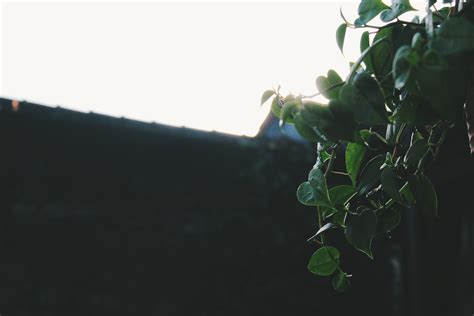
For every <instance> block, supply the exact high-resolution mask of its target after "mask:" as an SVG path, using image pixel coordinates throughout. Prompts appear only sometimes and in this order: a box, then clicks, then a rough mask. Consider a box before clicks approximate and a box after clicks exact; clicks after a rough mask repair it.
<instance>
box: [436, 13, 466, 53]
mask: <svg viewBox="0 0 474 316" xmlns="http://www.w3.org/2000/svg"><path fill="white" fill-rule="evenodd" d="M431 47H432V48H433V49H435V50H438V51H439V52H440V53H442V54H444V55H451V54H460V53H467V52H472V51H474V23H472V22H471V21H469V20H468V19H466V18H464V17H451V18H449V19H448V20H446V21H445V22H443V23H442V24H441V26H440V27H439V29H437V30H436V36H435V37H434V38H433V40H432V43H431Z"/></svg>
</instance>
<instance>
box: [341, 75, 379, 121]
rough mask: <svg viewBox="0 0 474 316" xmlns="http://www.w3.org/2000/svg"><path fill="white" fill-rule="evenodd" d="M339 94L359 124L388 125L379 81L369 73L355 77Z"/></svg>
mask: <svg viewBox="0 0 474 316" xmlns="http://www.w3.org/2000/svg"><path fill="white" fill-rule="evenodd" d="M339 94H340V99H341V101H343V102H344V103H346V104H348V105H350V109H351V111H352V113H353V114H354V117H355V120H356V121H357V122H359V123H365V124H374V125H377V124H386V123H388V114H387V111H386V109H385V98H384V96H383V93H382V91H381V90H380V86H379V85H378V83H377V81H376V80H375V79H374V78H372V77H371V76H370V75H369V74H368V73H366V72H363V73H359V74H357V75H355V77H354V79H353V81H352V82H351V83H349V84H345V85H344V86H343V87H342V88H341V91H340V93H339Z"/></svg>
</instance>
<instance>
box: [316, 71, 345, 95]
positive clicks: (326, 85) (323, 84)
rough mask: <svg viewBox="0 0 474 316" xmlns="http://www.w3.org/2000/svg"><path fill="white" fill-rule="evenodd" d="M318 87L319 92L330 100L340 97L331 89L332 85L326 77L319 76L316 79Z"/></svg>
mask: <svg viewBox="0 0 474 316" xmlns="http://www.w3.org/2000/svg"><path fill="white" fill-rule="evenodd" d="M316 87H317V88H318V91H319V92H320V93H321V94H322V95H324V96H325V97H326V98H328V99H335V98H337V97H338V95H339V93H338V91H334V90H333V89H330V88H331V83H330V82H329V80H328V78H326V77H324V76H319V77H318V78H316Z"/></svg>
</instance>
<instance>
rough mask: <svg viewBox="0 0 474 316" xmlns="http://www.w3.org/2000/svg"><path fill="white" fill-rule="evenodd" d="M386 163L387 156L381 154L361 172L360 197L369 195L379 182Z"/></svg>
mask: <svg viewBox="0 0 474 316" xmlns="http://www.w3.org/2000/svg"><path fill="white" fill-rule="evenodd" d="M384 162H385V155H384V154H381V155H378V156H376V157H374V158H372V159H371V160H370V161H369V162H368V163H367V165H366V166H365V167H364V169H363V170H362V172H361V175H360V179H359V186H358V187H359V195H364V194H366V193H368V192H369V191H370V190H371V189H372V188H373V187H374V186H375V185H376V184H377V183H378V182H379V181H380V174H381V173H382V170H380V167H382V165H383V164H384Z"/></svg>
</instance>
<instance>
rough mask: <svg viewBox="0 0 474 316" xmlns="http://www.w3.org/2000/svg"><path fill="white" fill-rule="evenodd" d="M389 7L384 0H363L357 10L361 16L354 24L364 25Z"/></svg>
mask: <svg viewBox="0 0 474 316" xmlns="http://www.w3.org/2000/svg"><path fill="white" fill-rule="evenodd" d="M388 8H389V7H388V6H387V5H385V4H384V3H383V2H382V0H362V1H361V2H360V4H359V7H358V10H357V11H358V13H359V18H357V20H355V22H354V24H355V25H357V26H363V25H365V24H367V22H369V21H370V20H372V19H373V18H375V17H376V16H377V15H379V13H380V12H382V11H383V10H385V9H388Z"/></svg>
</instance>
